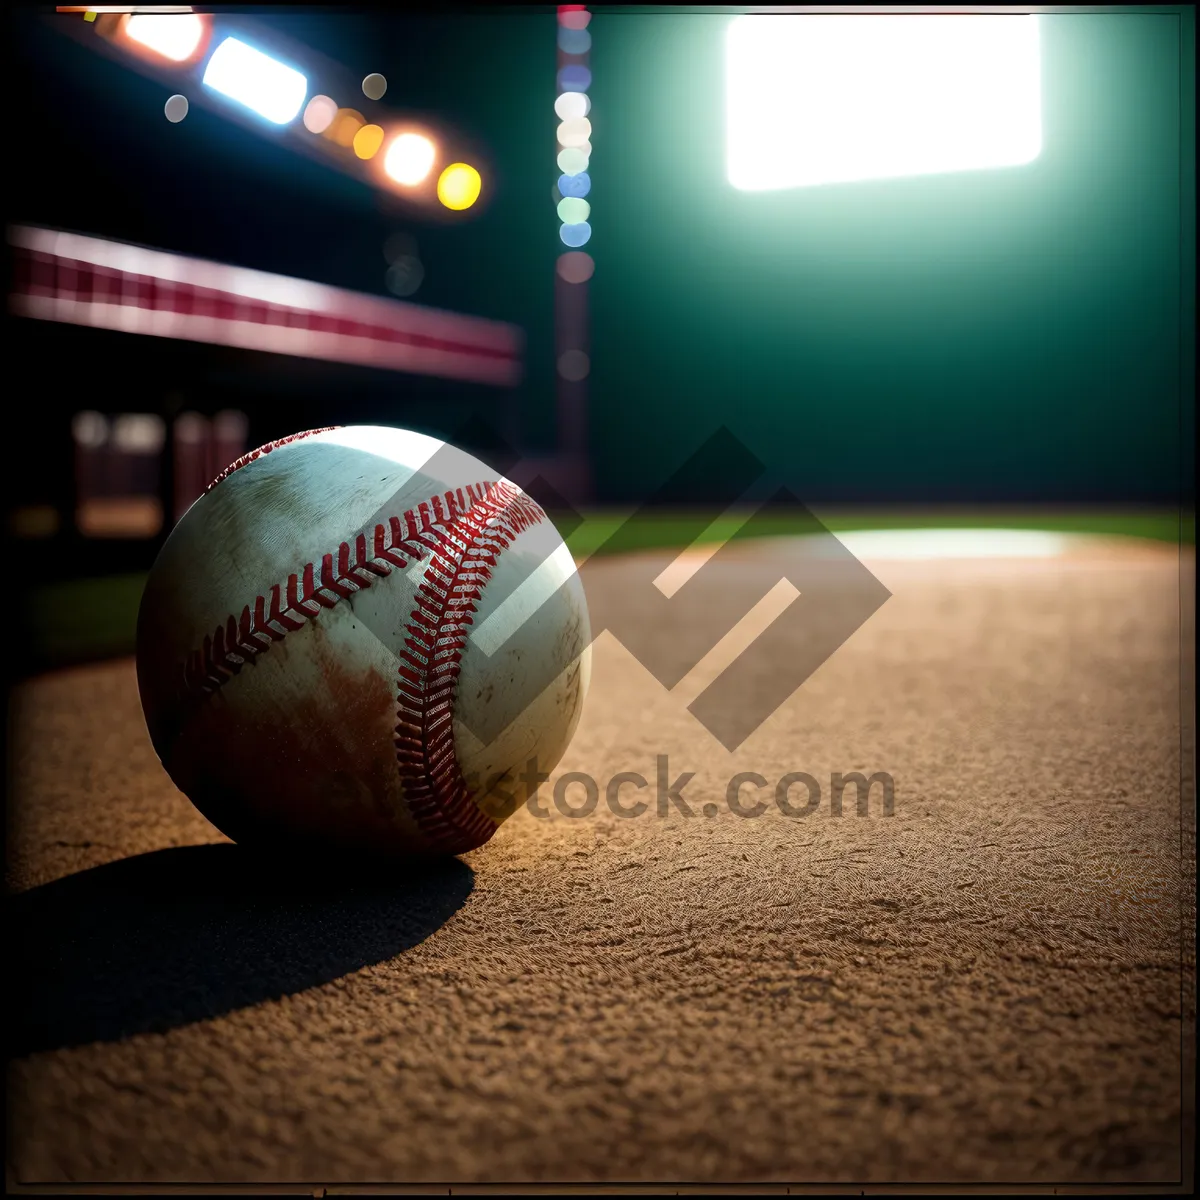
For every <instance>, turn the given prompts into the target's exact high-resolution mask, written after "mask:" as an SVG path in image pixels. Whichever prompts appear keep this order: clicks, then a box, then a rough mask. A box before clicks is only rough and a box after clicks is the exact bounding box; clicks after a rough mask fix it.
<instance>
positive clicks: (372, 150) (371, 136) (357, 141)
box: [353, 125, 383, 159]
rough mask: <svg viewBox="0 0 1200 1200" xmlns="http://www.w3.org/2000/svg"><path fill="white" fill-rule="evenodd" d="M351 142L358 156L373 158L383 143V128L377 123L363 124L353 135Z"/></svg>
mask: <svg viewBox="0 0 1200 1200" xmlns="http://www.w3.org/2000/svg"><path fill="white" fill-rule="evenodd" d="M353 144H354V153H355V154H357V155H358V157H359V158H363V159H366V158H374V157H375V155H376V154H378V153H379V147H380V146H382V145H383V130H382V129H381V128H380V127H379V126H378V125H364V126H363V127H362V128H361V129H360V130H359V131H358V132H357V133H356V134H355V135H354V143H353Z"/></svg>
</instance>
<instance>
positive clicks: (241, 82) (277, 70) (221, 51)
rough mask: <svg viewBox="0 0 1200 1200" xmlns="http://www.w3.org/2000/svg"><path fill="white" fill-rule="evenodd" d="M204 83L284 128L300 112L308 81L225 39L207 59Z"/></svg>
mask: <svg viewBox="0 0 1200 1200" xmlns="http://www.w3.org/2000/svg"><path fill="white" fill-rule="evenodd" d="M204 83H205V85H206V86H207V87H210V88H212V89H213V91H215V92H220V93H221V95H223V96H228V97H229V98H230V99H231V100H236V101H237V102H238V103H239V104H244V105H245V106H246V107H247V108H249V109H251V110H253V111H254V112H256V113H258V115H259V116H260V117H266V119H267V120H268V121H271V122H272V123H273V124H275V125H286V124H287V123H288V122H289V121H290V120H292V118H293V117H295V115H296V114H297V113H298V112H299V111H300V106H301V105H302V104H303V103H304V97H305V95H306V94H307V93H308V80H307V79H305V78H304V76H303V75H301V74H300V72H299V71H295V70H293V69H292V68H291V67H286V66H284V64H283V63H281V62H277V61H276V60H275V59H273V58H271V57H270V56H269V55H266V54H263V52H262V51H261V50H255V49H254V48H253V47H252V46H247V45H246V43H245V42H239V41H238V40H237V38H226V39H225V40H224V41H223V42H222V43H221V44H220V45H219V46H218V47H217V49H216V50H215V52H214V53H213V56H212V58H210V59H209V60H208V67H207V68H206V69H205V72H204Z"/></svg>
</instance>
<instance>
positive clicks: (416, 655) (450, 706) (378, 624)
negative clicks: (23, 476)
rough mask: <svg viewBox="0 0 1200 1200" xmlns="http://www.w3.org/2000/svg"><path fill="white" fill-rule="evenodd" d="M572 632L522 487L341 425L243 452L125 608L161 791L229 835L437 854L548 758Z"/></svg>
mask: <svg viewBox="0 0 1200 1200" xmlns="http://www.w3.org/2000/svg"><path fill="white" fill-rule="evenodd" d="M590 641H591V631H590V627H589V623H588V614H587V607H586V604H585V601H584V595H583V588H582V585H581V582H580V579H579V574H578V572H577V571H576V569H575V564H574V561H573V560H572V558H571V555H570V552H569V551H568V550H567V547H566V546H565V545H564V544H563V541H562V538H561V537H560V536H559V534H558V531H557V530H556V529H555V527H554V525H553V523H552V522H551V521H550V519H549V518H548V517H547V516H546V514H545V512H544V511H543V510H542V509H541V508H540V507H539V506H538V505H537V504H536V503H535V502H534V501H533V500H532V499H531V498H530V497H529V496H528V495H526V494H525V493H524V492H523V491H522V490H521V489H520V488H518V487H517V486H516V485H515V484H513V483H512V482H510V481H509V480H507V479H505V478H503V477H502V476H501V475H499V474H498V473H497V472H496V471H494V470H492V469H490V468H489V467H487V466H486V465H485V464H484V463H482V462H480V461H479V460H478V459H477V458H474V457H473V456H471V455H469V454H466V453H465V452H463V451H462V450H460V449H457V448H455V447H454V446H451V445H450V444H449V443H446V442H441V441H438V440H437V439H435V438H431V437H427V436H425V435H423V434H419V433H414V432H411V431H409V430H404V429H394V428H386V427H381V426H349V427H345V428H333V429H320V430H313V431H311V432H307V433H298V434H295V435H294V436H292V437H289V438H283V439H282V440H280V441H278V442H272V443H271V444H269V445H266V446H263V447H261V448H260V449H258V450H255V451H253V452H252V453H250V454H247V455H244V456H243V457H242V458H240V459H238V460H237V462H235V463H233V464H232V465H231V466H229V467H227V468H226V469H225V470H224V471H223V472H222V473H221V474H220V475H219V476H218V477H217V478H216V479H215V480H214V481H213V482H212V483H211V484H210V485H209V487H208V489H207V490H206V491H205V493H204V494H203V495H202V496H201V497H200V499H199V500H197V501H196V503H195V504H193V505H192V507H191V508H190V509H189V510H188V511H187V513H186V514H185V515H184V517H183V518H182V520H181V521H180V522H179V523H178V525H177V526H176V527H175V528H174V529H173V530H172V531H171V534H170V536H169V537H168V539H167V541H166V543H165V545H164V546H163V549H162V551H161V553H160V554H159V556H158V559H157V561H156V562H155V564H154V568H153V570H152V571H151V573H150V576H149V579H148V581H147V584H146V589H145V592H144V594H143V597H142V603H141V608H140V611H139V614H138V630H137V675H138V687H139V690H140V693H141V701H142V708H143V711H144V713H145V717H146V724H147V727H148V729H149V732H150V737H151V740H152V741H153V744H154V749H155V751H156V752H157V754H158V757H159V759H160V761H161V762H162V764H163V766H164V767H165V768H166V771H167V773H168V774H169V775H170V777H171V779H172V781H173V782H174V784H175V785H176V787H178V788H179V790H180V791H182V792H183V793H184V794H185V795H186V796H188V797H189V798H190V799H191V801H192V802H193V803H194V804H195V805H196V807H197V808H198V809H199V810H200V811H201V812H202V813H203V814H204V815H205V816H206V817H207V818H208V819H209V820H210V821H212V822H213V824H215V825H216V826H217V828H218V829H220V830H221V831H222V832H223V833H225V834H226V835H227V836H228V837H230V838H232V839H233V840H234V841H235V842H245V843H253V844H257V845H265V846H269V847H278V846H283V845H291V846H308V847H313V846H337V847H339V848H345V849H350V850H363V851H369V852H373V853H376V852H383V853H386V854H395V855H404V856H408V855H418V856H424V855H446V854H459V853H462V852H464V851H467V850H472V849H474V848H476V847H478V846H481V845H483V844H484V843H485V842H486V841H488V839H489V838H490V837H491V836H492V835H493V834H494V833H495V832H496V830H497V828H498V827H499V826H500V824H501V823H502V822H503V821H504V819H505V818H506V817H507V816H509V815H511V812H512V811H513V810H514V808H515V807H516V805H517V804H519V803H520V801H521V800H522V799H523V798H524V793H523V792H522V791H521V790H520V787H519V786H518V785H516V784H515V783H514V781H515V780H516V779H517V778H519V777H520V776H521V775H522V773H523V772H526V771H527V770H528V769H529V768H530V765H531V764H536V766H535V767H534V769H536V770H537V771H541V772H549V771H551V770H552V769H553V767H554V766H555V765H556V764H557V763H558V761H559V760H560V759H561V757H562V755H563V753H564V751H565V750H566V748H567V745H568V743H569V742H570V740H571V736H572V734H573V733H574V731H575V728H576V726H577V724H578V722H579V718H580V713H581V709H582V704H583V698H584V695H585V694H586V691H587V685H588V678H589V672H590V650H589V646H590ZM513 797H515V801H514V800H513Z"/></svg>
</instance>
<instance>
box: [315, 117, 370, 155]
mask: <svg viewBox="0 0 1200 1200" xmlns="http://www.w3.org/2000/svg"><path fill="white" fill-rule="evenodd" d="M366 123H367V121H366V118H365V117H364V116H363V115H362V113H360V112H356V111H355V110H354V109H353V108H339V109H338V110H337V112H336V113H335V114H334V119H333V120H332V121H331V122H330V124H329V128H328V129H326V130H325V136H326V137H327V138H329V139H330V140H331V141H334V142H336V143H337V144H338V145H339V146H345V147H346V148H347V149H349V147H351V146H353V145H354V135H355V134H356V133H357V132H358V131H359V130H360V129H361V128H362V127H363V126H364V125H365V124H366Z"/></svg>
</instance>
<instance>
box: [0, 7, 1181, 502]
mask: <svg viewBox="0 0 1200 1200" xmlns="http://www.w3.org/2000/svg"><path fill="white" fill-rule="evenodd" d="M255 18H256V19H257V20H258V21H259V22H260V23H265V24H267V25H269V26H271V27H274V28H277V29H278V30H279V31H280V32H281V33H283V34H286V36H288V37H289V38H293V39H295V40H297V41H301V42H304V43H305V44H308V45H311V46H313V47H315V48H318V49H319V50H320V52H322V53H323V54H325V55H327V56H328V57H330V58H331V59H335V60H337V61H338V62H339V63H342V64H345V66H346V67H347V69H348V70H349V71H351V72H352V73H353V75H354V76H355V77H361V76H362V75H364V74H366V73H367V72H369V71H376V70H378V71H380V72H382V73H383V74H385V75H386V77H387V79H388V83H389V90H388V95H387V98H386V100H387V102H388V103H396V104H399V105H404V104H412V105H414V106H419V107H421V108H424V109H428V110H430V111H434V112H437V113H439V114H440V115H442V116H443V117H444V118H445V120H446V121H448V122H450V123H452V124H454V125H455V126H457V127H458V128H460V129H461V130H462V131H463V132H464V134H465V135H467V136H469V137H471V138H475V139H478V141H479V143H480V144H481V145H484V146H486V147H487V150H488V153H489V155H490V158H491V164H490V170H491V177H490V178H489V180H488V183H489V185H490V191H491V196H490V200H489V203H488V204H487V205H485V206H482V209H481V211H480V212H479V213H478V215H476V216H475V217H474V218H473V219H470V220H462V221H455V222H450V223H447V222H444V221H432V220H427V219H425V218H424V217H422V216H421V215H420V214H418V213H414V212H412V211H411V210H407V209H405V208H404V207H403V205H402V204H401V203H400V202H399V201H397V200H395V199H393V198H391V197H389V196H387V195H386V194H383V193H382V192H380V191H379V190H377V189H372V188H370V187H368V186H366V185H364V184H362V183H360V182H358V181H356V180H354V179H352V178H350V177H349V176H347V175H344V174H342V173H340V172H338V171H336V170H333V169H330V168H328V167H325V166H323V165H321V164H319V163H316V162H313V161H310V160H308V159H306V158H304V157H303V156H301V155H299V154H297V153H295V152H294V151H293V150H291V149H289V148H288V146H287V145H286V144H284V143H283V142H282V141H279V140H278V139H277V140H276V143H275V144H273V141H272V138H271V137H270V136H264V135H261V134H256V133H254V132H251V131H249V130H247V129H244V128H242V127H241V126H239V125H237V124H235V123H234V122H231V121H229V120H225V119H222V118H221V117H219V116H218V115H216V114H214V113H211V112H209V111H207V110H206V109H204V108H202V107H201V106H199V105H196V104H193V106H192V111H191V113H190V114H189V116H188V117H187V119H186V120H185V121H183V122H182V123H181V124H179V125H171V124H169V123H168V122H167V121H166V120H165V119H164V117H163V114H162V105H163V101H164V99H165V93H164V89H163V86H162V85H161V84H160V83H157V82H154V81H152V80H149V79H146V78H143V77H142V76H140V75H138V74H137V73H136V72H134V71H131V70H129V69H128V68H126V67H124V66H122V65H120V64H118V63H116V62H112V61H110V60H108V59H106V58H105V57H103V56H102V55H99V54H96V53H93V52H91V51H90V50H88V49H87V48H85V47H83V46H81V45H79V44H77V43H76V42H74V41H73V40H71V39H70V38H68V37H66V36H63V35H61V34H59V33H56V32H55V31H54V30H53V29H52V28H50V27H49V26H48V25H47V24H46V22H45V19H44V16H43V15H39V13H38V12H37V11H35V10H33V9H31V8H17V9H13V10H10V13H9V17H8V37H7V39H6V40H7V41H8V45H9V62H8V66H7V68H6V76H7V78H8V80H9V83H10V87H9V96H8V112H9V120H8V121H7V122H6V129H5V135H6V140H7V150H8V153H7V155H6V158H7V160H8V165H9V171H8V178H7V181H6V184H5V192H6V209H7V213H8V216H9V219H10V220H15V221H23V222H31V223H37V224H44V225H50V226H56V227H61V228H68V229H72V230H76V231H79V232H85V233H94V234H97V235H100V236H107V237H112V238H118V239H125V240H130V241H134V242H139V243H143V244H147V245H152V246H158V247H162V248H164V249H168V250H172V251H176V252H182V253H188V254H195V255H199V256H202V257H207V258H213V259H217V260H220V261H224V262H230V263H236V264H239V265H245V266H249V267H255V268H259V269H262V270H267V271H275V272H280V273H284V274H291V275H297V276H301V277H304V278H310V279H314V280H319V281H322V282H325V283H328V284H332V285H337V286H341V287H347V288H352V289H356V290H361V291H366V292H374V293H377V294H380V295H386V294H387V293H386V289H385V286H384V274H385V271H386V263H385V262H384V259H383V256H382V246H383V244H384V242H385V240H386V238H387V237H388V236H389V234H391V233H394V232H395V231H397V230H407V231H409V232H411V233H413V234H414V235H416V236H417V238H418V242H419V245H420V251H421V257H422V259H423V261H424V263H425V267H426V277H425V282H424V284H423V285H422V287H421V289H420V290H419V291H418V292H417V293H416V294H415V295H413V296H411V297H409V299H410V300H412V301H413V302H417V303H423V304H429V305H433V306H437V307H445V308H448V309H452V310H454V311H458V312H464V313H472V314H478V315H481V316H487V317H493V318H498V319H502V320H506V321H511V322H514V323H516V324H518V325H520V326H521V327H522V328H523V329H524V330H525V332H526V337H527V357H526V380H525V382H524V384H523V385H522V387H521V389H520V392H519V396H518V397H516V398H515V399H516V417H515V422H514V418H513V416H512V413H511V412H510V411H509V410H510V408H511V407H512V406H513V400H514V397H513V396H511V395H510V394H508V393H506V392H504V391H503V389H495V388H485V387H482V386H476V385H464V384H457V383H453V382H449V381H443V380H434V379H423V378H417V377H410V376H402V375H397V374H394V373H385V372H376V371H372V370H369V369H366V368H352V367H342V366H334V365H329V364H314V363H308V362H296V361H288V360H286V359H283V358H278V357H274V356H266V355H255V354H251V353H247V352H240V351H232V350H231V351H222V350H219V349H215V348H212V347H203V346H186V345H183V344H179V343H166V342H160V341H158V339H151V338H134V337H131V336H127V335H124V334H117V333H111V332H101V331H89V330H81V329H73V328H69V327H65V326H61V325H49V324H43V323H38V322H30V321H19V322H17V321H10V322H9V339H8V341H9V370H10V372H11V373H12V377H13V378H14V380H15V381H16V388H15V394H16V396H17V397H18V399H19V401H21V402H23V407H24V412H25V415H24V417H23V418H22V419H24V420H27V421H29V422H31V423H32V424H33V426H34V427H35V428H42V429H44V430H45V438H46V439H47V443H48V444H49V443H52V442H54V439H55V438H57V437H58V436H59V435H58V433H57V432H56V431H58V430H60V429H61V420H59V417H60V416H61V414H62V413H67V412H71V411H74V410H75V409H77V408H80V407H96V408H100V409H101V410H103V411H139V410H141V411H145V410H149V411H154V410H155V409H156V408H157V407H158V404H159V402H160V400H161V396H162V395H163V393H164V392H166V391H170V390H172V389H178V390H182V391H183V392H184V393H185V394H186V396H185V398H186V402H187V404H188V405H189V406H190V407H195V408H198V409H200V410H201V411H215V410H216V409H220V408H227V407H241V408H243V409H245V410H246V411H247V412H248V413H249V414H250V415H251V422H252V441H259V440H266V439H268V438H271V437H275V436H279V435H282V434H285V433H288V432H292V431H294V430H295V429H298V428H303V427H306V426H311V425H314V424H323V423H331V422H334V423H352V422H358V421H379V422H390V423H397V424H407V425H411V426H415V427H417V428H421V429H423V430H426V431H429V432H434V433H442V434H451V433H453V431H454V430H455V428H456V427H458V425H459V424H461V421H462V420H463V418H464V414H468V413H471V412H476V413H481V414H483V415H484V416H485V417H487V418H488V419H491V420H494V421H495V423H496V424H497V426H498V427H503V428H505V429H506V430H508V431H510V432H513V433H514V435H515V436H516V437H518V438H519V440H520V448H521V449H522V450H525V451H527V452H531V453H534V452H541V451H546V450H548V449H551V448H552V447H553V445H554V441H555V436H556V430H555V415H554V412H555V410H554V405H555V400H554V346H553V323H552V322H553V301H554V289H553V274H554V262H555V259H556V257H557V255H558V253H560V252H561V250H562V249H563V248H562V246H561V244H560V243H559V241H558V236H557V226H558V223H557V221H556V219H555V214H554V209H553V202H552V198H551V194H550V193H551V189H552V187H553V185H554V181H555V178H556V175H557V172H556V170H555V167H554V129H555V124H556V121H557V118H556V117H555V115H554V112H553V101H554V95H555V91H554V78H555V77H554V55H555V49H554V37H555V32H554V30H555V22H554V18H553V10H552V9H550V8H547V9H546V10H545V11H544V12H534V11H528V10H504V9H495V10H488V11H477V12H449V11H448V12H446V13H442V14H439V15H437V16H433V15H413V14H409V13H401V12H399V11H386V10H380V11H376V12H360V11H355V10H351V9H346V10H338V11H327V10H318V9H314V10H311V11H308V12H303V11H301V10H291V11H286V10H283V9H281V10H278V11H274V10H257V11H256V12H255ZM59 19H61V20H63V21H67V20H75V21H78V20H79V18H78V17H77V16H75V17H67V16H63V17H61V18H59ZM798 19H799V18H798ZM1183 19H1185V16H1181V15H1180V12H1179V10H1175V11H1174V12H1158V13H1151V12H1139V13H1128V14H1114V13H1108V14H1088V13H1079V12H1076V13H1071V14H1062V15H1049V16H1045V17H1044V18H1043V20H1042V33H1043V86H1044V130H1045V135H1044V149H1043V152H1042V154H1041V156H1040V158H1038V159H1037V160H1036V161H1035V162H1034V163H1033V164H1031V165H1030V166H1028V167H1024V168H1016V169H1009V170H999V171H979V172H973V173H966V174H960V175H946V176H936V177H929V178H918V179H910V180H898V181H884V182H868V183H858V184H853V185H845V186H835V187H826V188H819V189H811V190H800V191H782V192H774V193H759V194H753V193H741V192H738V191H736V190H735V189H733V188H732V187H731V186H730V185H729V184H728V183H727V182H726V179H725V173H724V150H723V146H722V135H723V111H722V106H723V91H722V88H723V83H722V79H723V71H722V48H723V31H724V28H725V25H726V23H727V21H728V20H729V16H728V15H727V14H722V15H717V14H711V13H710V14H706V15H693V14H690V13H688V12H685V11H683V10H678V11H672V12H670V13H669V14H667V13H654V12H653V11H640V12H639V11H636V10H625V11H620V10H613V11H605V10H603V9H601V10H600V11H599V12H597V13H596V14H595V15H594V17H593V20H592V23H591V26H590V31H591V33H592V35H593V46H592V53H591V66H592V70H593V75H594V84H593V87H592V89H591V95H592V99H593V111H592V114H591V117H592V121H593V126H594V129H595V132H594V136H593V144H594V155H593V160H592V168H591V175H592V179H593V191H592V195H591V197H590V200H591V201H592V203H593V214H592V218H591V220H592V225H593V229H594V234H593V237H592V240H591V242H590V244H589V245H588V247H587V249H588V251H589V252H590V253H591V254H592V255H593V257H594V258H595V260H596V263H597V270H596V274H595V277H594V279H593V281H592V284H591V306H592V331H591V344H592V362H593V368H592V375H591V379H590V445H591V453H592V457H593V463H594V468H595V472H596V494H595V499H596V501H597V502H600V503H606V502H610V503H632V502H636V501H638V500H640V499H642V498H644V497H645V495H646V494H648V493H649V492H650V491H651V490H652V489H653V487H654V485H655V484H657V483H658V482H659V480H661V479H662V478H663V477H664V476H665V475H666V474H667V473H669V471H670V470H671V469H672V467H673V466H674V465H675V464H676V463H678V462H679V461H680V460H681V459H682V458H683V457H685V456H686V454H687V453H688V452H689V450H690V449H691V448H692V447H693V446H694V445H696V444H697V443H698V442H700V441H702V440H703V439H704V438H705V437H706V436H707V434H708V433H709V432H710V431H711V430H712V429H713V428H715V427H716V426H717V425H719V424H722V423H724V424H728V425H729V426H730V427H731V428H732V430H733V431H734V432H735V433H736V434H737V435H738V436H739V437H740V438H742V439H743V440H744V441H745V442H746V443H747V445H748V446H749V447H750V449H751V450H752V451H753V452H754V453H755V454H757V455H758V456H759V457H760V458H762V459H763V460H764V461H765V462H766V463H767V465H768V466H769V467H770V468H771V470H772V472H773V473H775V474H776V475H777V477H778V478H780V479H781V480H782V482H784V483H786V484H787V485H788V486H790V487H791V488H792V489H793V490H794V491H795V492H796V493H797V494H798V495H800V496H801V497H803V498H804V499H805V500H807V501H809V502H813V503H821V502H827V501H834V502H843V503H844V502H872V503H892V502H897V503H926V502H953V503H972V502H993V501H1004V502H1030V503H1039V502H1046V503H1063V502H1068V503H1090V502H1103V503H1117V504H1133V505H1136V504H1159V505H1171V504H1175V503H1178V502H1179V501H1180V499H1181V498H1182V499H1184V500H1190V498H1191V496H1192V493H1193V488H1192V484H1191V478H1192V461H1193V460H1192V457H1191V442H1192V435H1193V431H1194V420H1193V415H1192V405H1191V401H1190V400H1188V401H1187V402H1186V403H1184V399H1183V398H1184V397H1188V396H1190V395H1191V382H1190V381H1191V379H1192V378H1193V376H1194V366H1193V364H1194V333H1193V331H1192V316H1193V315H1194V185H1193V184H1191V183H1190V182H1189V181H1190V180H1192V179H1194V166H1192V165H1188V164H1185V163H1182V162H1181V147H1190V146H1191V132H1192V129H1193V125H1192V124H1191V123H1188V124H1185V123H1184V122H1191V120H1192V118H1191V116H1190V105H1189V104H1187V103H1186V102H1185V103H1182V104H1181V85H1182V81H1181V44H1182V43H1181V20H1183ZM319 86H320V81H319V80H317V81H314V88H319ZM1187 86H1188V87H1194V84H1193V83H1192V82H1191V81H1190V78H1189V82H1188V83H1187ZM343 102H346V101H343ZM1191 163H1193V164H1194V158H1193V159H1192V160H1191ZM1181 238H1186V239H1187V240H1186V241H1181ZM1189 305H1190V307H1189ZM56 421H57V422H58V423H57V424H56V423H55V422H56ZM505 422H508V424H505ZM39 423H40V424H39ZM17 457H18V458H20V456H17ZM47 469H48V468H47V467H46V465H45V462H44V461H43V462H42V463H41V464H38V463H31V464H29V467H28V469H25V470H22V469H21V467H20V464H19V463H18V465H17V468H16V470H15V473H14V475H13V477H12V480H11V482H12V483H13V485H14V486H15V487H16V488H17V490H18V491H19V492H20V493H22V496H23V498H34V497H33V493H34V492H36V491H37V490H38V489H39V487H40V486H41V485H40V483H39V474H42V473H44V472H45V471H46V470H47Z"/></svg>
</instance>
